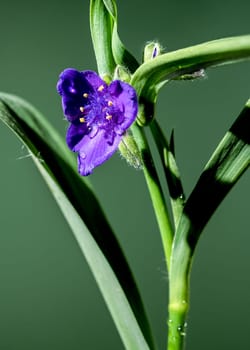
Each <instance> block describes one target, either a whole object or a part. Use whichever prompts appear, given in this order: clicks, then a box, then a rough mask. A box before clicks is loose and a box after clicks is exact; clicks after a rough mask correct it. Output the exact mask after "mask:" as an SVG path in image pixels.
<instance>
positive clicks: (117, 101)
mask: <svg viewBox="0 0 250 350" xmlns="http://www.w3.org/2000/svg"><path fill="white" fill-rule="evenodd" d="M57 90H58V93H59V94H60V95H61V96H62V105H63V111H64V114H65V116H66V118H67V120H68V121H69V122H70V125H69V128H68V131H67V135H66V141H67V144H68V147H69V148H70V149H71V150H72V151H73V152H77V153H78V171H79V173H80V174H81V175H84V176H86V175H89V174H90V173H91V172H92V171H93V169H94V168H95V167H96V166H98V165H100V164H102V163H103V162H105V161H106V160H108V159H109V158H110V157H111V156H112V155H113V154H114V152H115V151H116V150H117V148H118V146H119V143H120V142H121V140H122V137H123V135H124V133H125V131H126V130H127V129H128V128H129V127H130V125H131V124H132V123H133V121H134V120H135V118H136V115H137V109H138V103H137V97H136V92H135V90H134V88H133V87H132V86H131V85H129V84H127V83H125V82H122V81H120V80H114V81H113V82H112V83H111V84H110V85H107V84H106V83H105V82H104V81H103V80H102V79H101V78H100V77H99V76H98V75H97V74H96V73H95V72H93V71H83V72H79V71H77V70H75V69H72V68H69V69H66V70H64V71H63V72H62V73H61V75H60V77H59V81H58V84H57Z"/></svg>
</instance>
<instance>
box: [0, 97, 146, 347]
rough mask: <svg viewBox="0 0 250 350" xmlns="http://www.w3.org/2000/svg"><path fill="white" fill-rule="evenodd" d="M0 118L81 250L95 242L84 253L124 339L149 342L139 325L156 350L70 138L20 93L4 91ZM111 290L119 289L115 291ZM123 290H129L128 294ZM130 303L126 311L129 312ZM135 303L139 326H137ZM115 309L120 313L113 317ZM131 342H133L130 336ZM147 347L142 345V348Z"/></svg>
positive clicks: (123, 262)
mask: <svg viewBox="0 0 250 350" xmlns="http://www.w3.org/2000/svg"><path fill="white" fill-rule="evenodd" d="M0 119H1V120H2V121H3V122H4V123H5V124H6V125H7V126H8V127H9V128H10V129H11V130H12V131H13V132H15V133H16V135H17V136H18V137H19V138H20V139H21V140H22V141H23V142H24V144H25V145H26V146H27V148H28V149H29V151H30V153H31V154H32V157H33V159H34V161H35V162H36V164H37V166H38V168H39V170H40V171H41V172H42V174H43V176H44V177H45V178H46V181H47V182H48V183H49V184H50V188H51V189H52V193H53V195H54V196H55V197H56V198H57V200H58V198H61V200H60V201H59V202H60V203H59V204H60V206H62V208H61V209H62V210H63V212H64V214H65V217H66V219H67V220H68V222H69V223H70V225H71V227H72V228H73V229H74V233H75V235H76V237H77V239H78V241H80V242H81V244H80V246H81V249H83V248H84V247H83V246H84V244H83V242H84V239H86V246H87V245H89V244H91V245H92V246H93V248H92V250H91V251H90V252H88V251H86V250H84V254H85V257H86V259H87V261H88V262H89V263H90V268H91V270H92V271H93V273H94V275H95V276H96V278H98V284H99V285H100V284H103V285H102V288H103V290H105V295H104V297H105V300H106V302H108V303H109V305H108V307H109V309H110V311H111V313H112V315H113V317H116V318H115V322H116V325H117V327H118V328H119V332H120V334H121V336H122V338H123V341H125V338H126V337H128V338H129V337H130V338H133V339H134V341H139V339H140V341H141V342H142V343H143V342H145V341H144V340H143V336H142V335H139V333H138V332H139V330H138V327H140V328H141V330H142V332H143V334H144V336H145V338H146V339H147V341H148V343H149V344H150V345H151V347H152V348H153V345H152V338H151V333H150V330H149V325H148V321H147V318H146V315H145V311H144V308H143V305H142V301H141V298H140V295H139V292H138V289H137V287H136V284H135V282H134V279H133V276H132V274H131V271H130V269H129V266H128V264H127V262H126V259H125V257H124V255H123V252H122V250H121V248H120V246H119V243H118V242H117V239H116V237H115V235H114V234H113V232H112V230H111V228H110V226H109V224H108V222H107V220H106V218H105V216H104V214H103V212H102V209H101V207H100V205H99V203H98V201H97V199H96V198H95V196H94V194H93V191H92V189H91V186H90V184H89V182H88V181H87V180H86V178H84V177H81V176H79V174H78V173H77V170H76V159H75V157H74V154H73V153H72V152H70V151H69V150H68V148H67V147H66V145H65V141H64V140H63V139H62V138H61V137H60V136H59V135H58V134H57V132H56V131H55V130H53V127H52V126H51V125H50V124H49V123H48V122H47V121H46V119H45V118H44V117H43V115H42V114H41V113H40V112H39V111H37V110H36V109H35V108H34V107H32V106H31V105H30V104H28V103H27V102H25V101H24V100H22V99H20V98H18V97H16V96H12V95H8V94H3V93H0ZM83 198H84V201H83ZM85 203H88V205H85ZM65 208H67V210H68V211H69V213H68V212H67V210H66V211H65ZM80 226H81V227H80ZM74 227H75V228H74ZM80 232H82V233H80ZM83 232H84V233H83ZM81 235H83V237H85V238H83V237H81ZM95 253H96V256H95ZM88 254H90V255H88ZM91 254H93V256H91ZM95 259H97V260H98V261H102V263H103V270H100V266H99V265H98V266H96V265H95V261H96V260H95ZM101 273H103V275H102V278H100V274H101ZM105 273H107V275H106V274H105ZM109 276H111V277H110V278H111V280H114V281H115V282H114V284H113V285H112V283H113V282H111V281H109ZM118 284H119V286H118ZM116 287H117V288H118V287H119V288H118V289H117V290H119V291H121V290H123V292H121V294H122V296H121V299H122V303H123V305H120V308H121V310H122V311H121V313H120V314H119V312H118V311H117V310H118V309H119V305H118V304H119V303H118V304H116V303H117V301H115V300H114V301H113V303H114V305H112V299H114V294H113V293H114V292H115V291H114V290H115V288H116ZM112 289H114V290H113V291H112ZM103 293H104V291H103ZM109 293H110V294H109ZM123 293H125V294H124V295H123ZM125 295H126V298H127V301H126V300H125ZM118 300H119V298H118ZM126 305H127V306H126ZM126 307H127V310H126V312H127V314H126V312H125V309H126ZM130 307H131V308H132V310H133V313H134V315H135V317H136V319H137V322H138V324H139V325H136V321H135V318H134V316H133V314H132V311H131V309H130ZM115 310H116V311H117V312H118V315H114V314H115V313H116V311H115ZM122 313H124V317H125V318H124V319H123V320H122V319H121V318H122ZM117 317H118V320H117ZM127 317H130V318H129V319H130V321H131V322H132V324H131V327H129V328H130V330H131V332H132V333H133V332H135V333H133V334H130V335H128V334H127V333H128V332H129V329H128V327H127V326H126V325H125V324H124V322H125V323H126V322H128V319H127ZM130 321H129V322H130ZM133 328H134V330H133ZM137 337H138V339H137ZM136 339H137V340H136ZM126 341H127V342H130V341H131V339H127V340H126ZM134 348H136V347H134ZM134 348H133V349H134ZM146 348H147V347H141V348H139V349H146ZM130 349H132V348H130Z"/></svg>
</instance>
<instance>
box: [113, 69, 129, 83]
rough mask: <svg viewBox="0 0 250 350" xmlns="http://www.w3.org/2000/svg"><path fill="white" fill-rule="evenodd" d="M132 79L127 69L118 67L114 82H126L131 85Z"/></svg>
mask: <svg viewBox="0 0 250 350" xmlns="http://www.w3.org/2000/svg"><path fill="white" fill-rule="evenodd" d="M130 79H131V75H130V73H129V71H128V69H126V68H125V67H123V66H121V65H118V66H116V68H115V72H114V80H121V81H125V82H126V83H129V82H130Z"/></svg>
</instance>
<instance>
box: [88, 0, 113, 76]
mask: <svg viewBox="0 0 250 350" xmlns="http://www.w3.org/2000/svg"><path fill="white" fill-rule="evenodd" d="M107 6H108V7H106V5H105V4H104V1H103V0H91V1H90V30H91V37H92V42H93V46H94V51H95V56H96V62H97V67H98V72H99V74H100V75H101V76H105V75H109V76H112V75H113V73H114V70H115V66H116V64H115V61H114V57H113V54H112V33H113V26H114V21H113V18H112V15H111V14H110V12H109V11H111V13H112V8H111V6H112V2H111V1H107ZM107 8H108V9H109V11H108V9H107Z"/></svg>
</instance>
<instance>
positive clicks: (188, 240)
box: [169, 101, 250, 347]
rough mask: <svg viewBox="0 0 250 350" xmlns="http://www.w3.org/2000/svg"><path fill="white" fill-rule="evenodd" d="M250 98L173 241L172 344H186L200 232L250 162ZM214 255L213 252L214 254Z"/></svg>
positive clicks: (192, 198) (189, 202) (217, 152)
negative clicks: (191, 281)
mask: <svg viewBox="0 0 250 350" xmlns="http://www.w3.org/2000/svg"><path fill="white" fill-rule="evenodd" d="M249 130H250V101H248V102H247V104H246V106H245V108H244V109H243V111H242V113H241V114H240V116H239V117H238V118H237V120H236V121H235V123H234V124H233V126H232V127H231V128H230V130H229V131H228V132H227V133H226V135H225V137H224V138H223V139H222V141H221V143H220V144H219V145H218V147H217V148H216V150H215V152H214V154H213V155H212V157H211V159H210V160H209V162H208V163H207V166H206V167H205V169H204V171H203V173H202V174H201V177H200V179H199V180H198V183H197V184H196V186H195V187H194V190H193V192H192V193H191V195H190V197H189V198H188V200H187V203H186V205H185V206H184V210H183V213H182V216H181V218H180V221H179V225H178V227H177V231H176V234H175V237H174V240H173V245H172V253H171V263H170V271H169V285H170V290H169V300H170V302H169V320H171V322H170V321H169V347H171V344H177V343H180V344H181V343H182V342H183V340H184V337H183V334H182V332H177V330H178V329H181V330H182V329H183V327H184V328H185V324H186V323H185V322H186V314H187V310H188V302H189V284H190V270H191V266H192V258H193V255H194V250H195V247H196V245H197V242H198V239H199V237H200V234H201V232H202V230H203V228H204V226H205V225H206V223H207V222H208V220H209V219H210V218H211V216H212V214H213V213H214V212H215V210H216V209H217V207H218V205H219V204H220V203H221V201H222V200H223V199H224V198H225V196H226V195H227V194H228V192H229V191H230V190H231V188H232V187H233V186H234V185H235V184H236V182H237V181H238V180H239V179H240V177H241V175H242V174H243V173H244V172H245V171H246V170H247V169H248V168H249V165H250V133H249ZM211 258H212V255H211ZM180 327H181V328H180Z"/></svg>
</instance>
